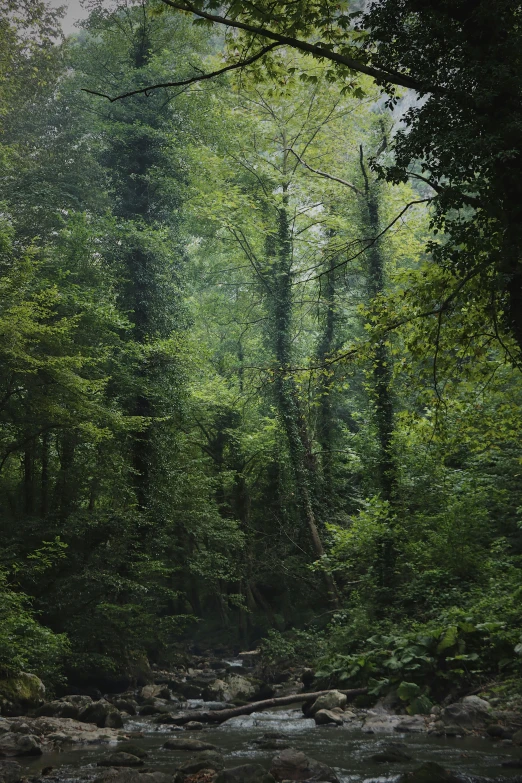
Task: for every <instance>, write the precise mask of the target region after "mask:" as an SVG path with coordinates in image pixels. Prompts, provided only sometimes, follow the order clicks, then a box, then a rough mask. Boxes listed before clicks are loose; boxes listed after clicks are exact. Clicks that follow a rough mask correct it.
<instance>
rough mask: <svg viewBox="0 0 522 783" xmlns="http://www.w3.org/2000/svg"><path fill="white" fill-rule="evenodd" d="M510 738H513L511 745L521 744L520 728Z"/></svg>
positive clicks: (521, 730) (521, 731) (521, 733)
mask: <svg viewBox="0 0 522 783" xmlns="http://www.w3.org/2000/svg"><path fill="white" fill-rule="evenodd" d="M511 739H512V740H513V745H522V729H520V731H516V732H515V733H514V734H513V736H512V737H511Z"/></svg>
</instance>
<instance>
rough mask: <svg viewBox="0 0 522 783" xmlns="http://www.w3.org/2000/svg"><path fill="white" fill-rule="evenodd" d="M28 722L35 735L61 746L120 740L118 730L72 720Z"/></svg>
mask: <svg viewBox="0 0 522 783" xmlns="http://www.w3.org/2000/svg"><path fill="white" fill-rule="evenodd" d="M26 720H27V721H28V722H29V723H30V725H31V726H32V728H33V730H34V733H35V734H39V735H43V736H44V737H45V738H46V739H49V740H52V741H54V742H60V743H61V744H69V745H78V744H81V745H84V744H92V743H100V742H110V741H115V740H117V739H119V732H118V730H117V729H106V728H98V727H97V726H95V725H94V724H93V723H80V721H77V720H73V719H72V718H46V717H40V718H34V719H29V718H26Z"/></svg>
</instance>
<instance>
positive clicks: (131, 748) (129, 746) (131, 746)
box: [116, 742, 149, 759]
mask: <svg viewBox="0 0 522 783" xmlns="http://www.w3.org/2000/svg"><path fill="white" fill-rule="evenodd" d="M116 752H117V753H130V754H131V755H132V756H137V757H138V758H139V759H146V758H148V755H149V754H148V753H147V751H146V750H144V749H143V748H142V747H141V746H140V745H136V743H135V742H119V743H118V747H117V750H116Z"/></svg>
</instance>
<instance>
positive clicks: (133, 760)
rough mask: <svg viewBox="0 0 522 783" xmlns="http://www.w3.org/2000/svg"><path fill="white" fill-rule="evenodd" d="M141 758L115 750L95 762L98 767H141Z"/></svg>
mask: <svg viewBox="0 0 522 783" xmlns="http://www.w3.org/2000/svg"><path fill="white" fill-rule="evenodd" d="M142 764H143V759H140V758H139V756H135V755H134V754H132V753H123V752H120V751H118V752H116V753H110V754H109V755H108V756H104V757H103V758H102V759H100V760H99V761H98V762H97V765H98V767H141V766H142Z"/></svg>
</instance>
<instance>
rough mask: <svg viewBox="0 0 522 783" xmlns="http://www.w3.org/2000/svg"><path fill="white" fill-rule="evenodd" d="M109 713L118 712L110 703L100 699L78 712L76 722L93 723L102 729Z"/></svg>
mask: <svg viewBox="0 0 522 783" xmlns="http://www.w3.org/2000/svg"><path fill="white" fill-rule="evenodd" d="M110 712H118V710H117V709H116V707H114V706H113V705H112V704H110V702H108V701H105V700H104V699H100V701H94V702H92V704H88V705H87V706H86V707H84V708H83V709H82V710H80V714H79V715H78V720H79V721H80V723H95V724H96V725H97V726H98V728H100V729H102V728H104V726H105V721H106V719H107V716H108V715H109V713H110Z"/></svg>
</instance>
